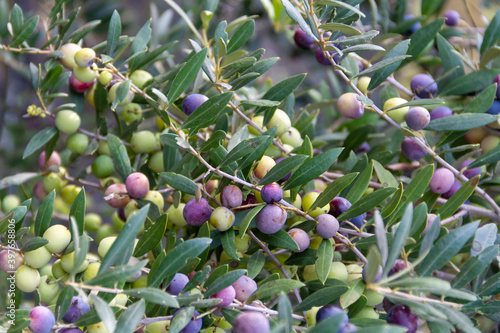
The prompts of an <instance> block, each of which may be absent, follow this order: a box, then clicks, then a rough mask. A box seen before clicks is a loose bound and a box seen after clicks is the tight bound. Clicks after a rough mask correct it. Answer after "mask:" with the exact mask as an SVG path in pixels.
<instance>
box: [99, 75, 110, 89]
mask: <svg viewBox="0 0 500 333" xmlns="http://www.w3.org/2000/svg"><path fill="white" fill-rule="evenodd" d="M111 80H113V74H111V73H110V72H101V74H99V82H100V83H101V84H102V85H103V86H107V85H108V83H110V82H111Z"/></svg>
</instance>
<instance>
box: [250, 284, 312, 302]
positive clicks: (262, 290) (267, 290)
mask: <svg viewBox="0 0 500 333" xmlns="http://www.w3.org/2000/svg"><path fill="white" fill-rule="evenodd" d="M303 286H304V284H303V283H302V282H300V281H297V280H289V279H282V280H274V281H270V282H266V283H264V284H262V285H260V287H259V288H258V289H257V290H256V291H255V292H254V293H253V294H252V295H251V296H250V297H249V298H248V302H251V301H253V300H256V299H263V298H266V297H270V296H274V295H278V294H279V293H281V292H285V293H288V292H289V291H291V290H293V289H298V288H302V287H303Z"/></svg>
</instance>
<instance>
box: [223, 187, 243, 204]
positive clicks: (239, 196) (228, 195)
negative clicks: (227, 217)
mask: <svg viewBox="0 0 500 333" xmlns="http://www.w3.org/2000/svg"><path fill="white" fill-rule="evenodd" d="M220 200H221V203H222V205H223V206H225V207H227V208H234V207H238V206H241V204H242V203H243V193H242V192H241V189H240V188H239V187H238V186H236V185H228V186H226V187H224V188H223V189H222V191H221V194H220Z"/></svg>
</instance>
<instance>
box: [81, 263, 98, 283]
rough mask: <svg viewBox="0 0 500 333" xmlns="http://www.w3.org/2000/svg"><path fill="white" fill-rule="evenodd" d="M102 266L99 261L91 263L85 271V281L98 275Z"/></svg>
mask: <svg viewBox="0 0 500 333" xmlns="http://www.w3.org/2000/svg"><path fill="white" fill-rule="evenodd" d="M100 267H101V263H98V262H93V263H91V264H90V265H89V266H88V267H87V269H86V270H85V272H84V273H83V281H89V280H92V279H93V278H95V277H96V276H97V273H98V272H99V268H100Z"/></svg>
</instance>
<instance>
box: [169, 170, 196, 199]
mask: <svg viewBox="0 0 500 333" xmlns="http://www.w3.org/2000/svg"><path fill="white" fill-rule="evenodd" d="M160 178H161V180H162V182H161V183H160V184H168V185H170V186H172V187H173V188H175V189H176V190H179V191H181V192H184V193H186V194H191V195H195V193H196V190H197V189H198V186H197V185H196V184H195V182H193V181H192V180H191V179H189V178H187V177H185V176H183V175H180V174H176V173H174V172H161V173H160Z"/></svg>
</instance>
